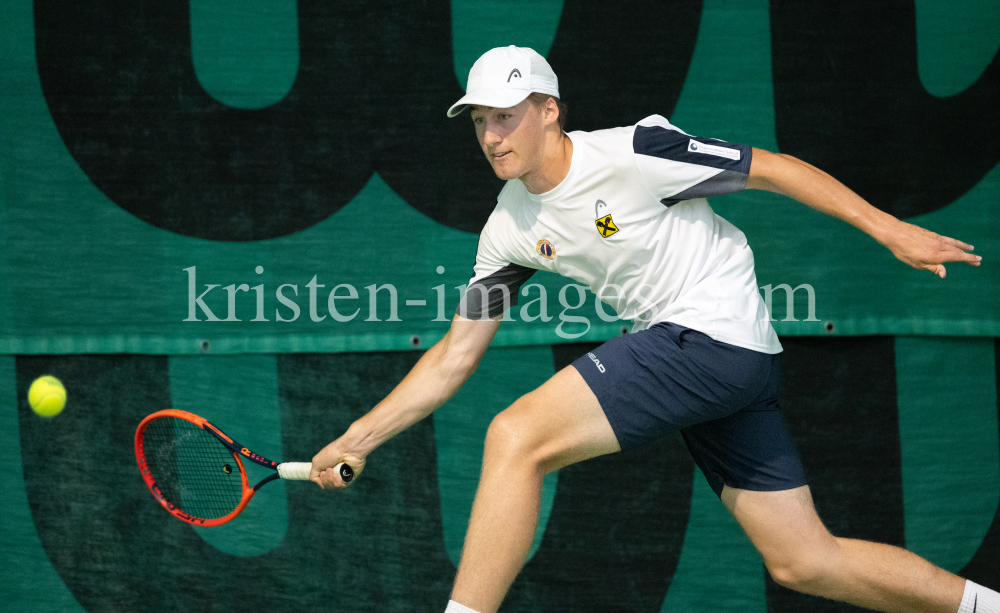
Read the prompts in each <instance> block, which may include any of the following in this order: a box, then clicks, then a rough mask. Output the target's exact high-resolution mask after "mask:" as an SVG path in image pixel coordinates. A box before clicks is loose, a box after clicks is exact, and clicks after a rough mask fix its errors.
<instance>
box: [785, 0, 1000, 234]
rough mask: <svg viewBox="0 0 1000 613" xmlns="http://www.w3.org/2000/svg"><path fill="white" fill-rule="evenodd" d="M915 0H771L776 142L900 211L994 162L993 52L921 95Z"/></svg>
mask: <svg viewBox="0 0 1000 613" xmlns="http://www.w3.org/2000/svg"><path fill="white" fill-rule="evenodd" d="M916 31H917V29H916V9H915V7H914V4H913V1H912V0H892V1H886V2H869V1H868V0H844V1H843V2H826V1H822V2H802V1H799V0H771V48H772V55H773V67H774V106H775V121H776V124H777V133H778V145H779V146H780V147H781V150H782V151H783V152H785V153H789V154H791V155H794V156H797V157H800V158H802V159H804V160H806V161H808V162H810V163H812V164H815V165H816V166H818V167H819V168H822V169H823V170H825V171H827V172H829V173H830V174H832V175H833V176H835V177H837V178H838V179H840V180H841V181H843V182H844V183H845V184H846V185H848V186H849V187H851V188H852V189H853V190H855V191H856V192H858V193H859V194H860V195H861V196H862V197H864V198H866V199H868V200H869V201H870V202H871V203H872V204H873V205H875V206H877V207H878V208H880V209H882V210H883V211H886V212H888V213H891V214H893V215H895V216H897V217H912V216H915V215H920V214H923V213H929V212H931V211H935V210H937V209H940V208H942V207H944V206H946V205H947V204H949V203H951V202H953V201H954V200H956V199H957V198H959V197H960V196H961V195H962V194H964V193H965V192H967V191H968V190H969V189H971V188H972V187H973V186H974V185H976V183H978V182H979V181H980V180H981V179H982V178H983V176H984V175H985V174H986V173H987V172H989V170H990V169H991V168H993V167H994V166H995V165H996V164H997V162H998V161H1000V112H997V108H998V101H1000V54H998V55H997V56H996V57H994V58H993V61H992V62H991V63H990V64H989V66H988V67H987V68H986V71H985V72H984V73H983V74H982V75H981V76H980V77H979V79H978V80H977V81H976V82H975V83H974V84H973V85H972V86H971V87H969V88H968V89H967V90H965V91H963V92H961V93H960V94H956V95H954V96H950V97H948V98H945V99H941V98H936V97H934V96H932V95H931V94H929V93H927V91H926V90H925V89H924V87H923V85H922V84H921V83H920V77H919V74H918V72H917V34H916Z"/></svg>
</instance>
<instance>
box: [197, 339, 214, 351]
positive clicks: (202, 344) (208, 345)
mask: <svg viewBox="0 0 1000 613" xmlns="http://www.w3.org/2000/svg"><path fill="white" fill-rule="evenodd" d="M198 348H199V349H201V352H202V353H211V352H212V341H210V340H208V339H207V338H203V339H201V340H199V341H198Z"/></svg>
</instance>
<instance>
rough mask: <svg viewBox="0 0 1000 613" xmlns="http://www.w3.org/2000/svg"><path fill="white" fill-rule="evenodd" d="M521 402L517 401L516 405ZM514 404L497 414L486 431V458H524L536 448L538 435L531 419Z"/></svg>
mask: <svg viewBox="0 0 1000 613" xmlns="http://www.w3.org/2000/svg"><path fill="white" fill-rule="evenodd" d="M520 402H521V401H520V400H519V401H518V403H520ZM518 403H515V404H514V405H513V406H511V407H510V408H508V409H507V410H505V411H502V412H501V413H499V414H498V415H497V416H496V417H494V418H493V421H492V422H490V427H489V429H488V430H487V431H486V450H485V452H486V456H487V457H496V456H499V457H506V456H510V457H512V458H526V457H529V456H530V455H532V452H533V450H534V449H536V448H537V447H538V438H539V437H538V433H537V432H536V431H535V428H534V427H533V426H532V423H531V419H530V418H529V417H528V416H527V415H525V414H524V411H523V410H519V409H521V406H520V405H519V404H518Z"/></svg>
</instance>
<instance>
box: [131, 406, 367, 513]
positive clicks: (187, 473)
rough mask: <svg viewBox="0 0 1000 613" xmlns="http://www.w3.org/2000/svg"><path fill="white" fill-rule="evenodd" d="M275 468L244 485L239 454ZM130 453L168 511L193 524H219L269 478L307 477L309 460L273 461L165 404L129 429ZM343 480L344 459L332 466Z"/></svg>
mask: <svg viewBox="0 0 1000 613" xmlns="http://www.w3.org/2000/svg"><path fill="white" fill-rule="evenodd" d="M244 458H246V459H248V460H250V461H252V462H255V463H257V464H260V465H261V466H265V467H267V468H270V469H272V470H274V471H275V472H274V473H273V474H271V475H268V476H267V477H265V478H264V479H262V480H261V481H260V482H259V483H257V485H255V486H253V487H250V484H249V482H248V481H247V472H246V469H245V468H244V466H243V459H244ZM135 459H136V461H137V462H138V463H139V470H140V471H141V472H142V478H143V479H144V480H145V481H146V485H147V486H148V487H149V491H151V492H152V493H153V496H154V497H155V498H156V499H157V500H158V501H159V502H160V504H161V505H163V508H165V509H166V510H167V511H169V512H170V513H172V514H173V515H174V517H177V518H178V519H181V520H183V521H186V522H188V523H189V524H194V525H196V526H219V525H221V524H224V523H226V522H228V521H230V520H232V519H234V518H235V517H236V516H237V515H239V514H240V513H241V512H242V511H243V509H245V508H246V506H247V503H248V502H250V499H251V498H253V496H254V494H256V493H257V490H259V489H260V488H261V487H262V486H264V485H265V484H267V483H270V482H271V481H274V480H275V479H279V478H280V479H290V480H297V481H307V480H308V479H309V471H310V470H311V469H312V464H311V463H310V462H281V463H279V462H275V461H273V460H268V459H267V458H265V457H263V456H261V455H259V454H257V453H254V452H253V451H251V450H250V449H248V448H246V447H244V446H243V445H241V444H239V443H237V442H236V441H234V440H233V439H232V438H230V437H229V436H227V435H226V434H225V433H224V432H223V431H222V430H219V429H218V428H216V427H215V426H213V425H212V424H210V423H209V422H208V421H207V420H206V419H204V418H202V417H198V416H197V415H194V414H193V413H188V412H186V411H177V410H174V409H167V410H164V411H157V412H156V413H153V414H152V415H150V416H148V417H146V418H145V419H143V420H142V422H141V423H140V424H139V427H138V428H136V431H135ZM334 468H335V470H337V471H338V472H339V473H340V478H341V479H343V480H344V482H345V483H348V482H350V481H351V480H352V479H354V471H353V470H351V467H350V466H348V465H347V464H344V463H340V464H338V465H337V466H336V467H334Z"/></svg>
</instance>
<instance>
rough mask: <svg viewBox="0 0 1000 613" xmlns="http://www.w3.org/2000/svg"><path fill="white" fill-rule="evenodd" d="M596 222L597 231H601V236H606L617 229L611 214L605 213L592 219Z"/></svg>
mask: <svg viewBox="0 0 1000 613" xmlns="http://www.w3.org/2000/svg"><path fill="white" fill-rule="evenodd" d="M594 223H595V224H597V231H598V232H600V233H601V236H603V237H604V238H607V237H609V236H611V235H612V234H614V233H615V232H617V231H618V226H616V225H615V222H614V221H613V220H612V219H611V215H605V216H604V217H601V218H600V219H598V220H595V221H594Z"/></svg>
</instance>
